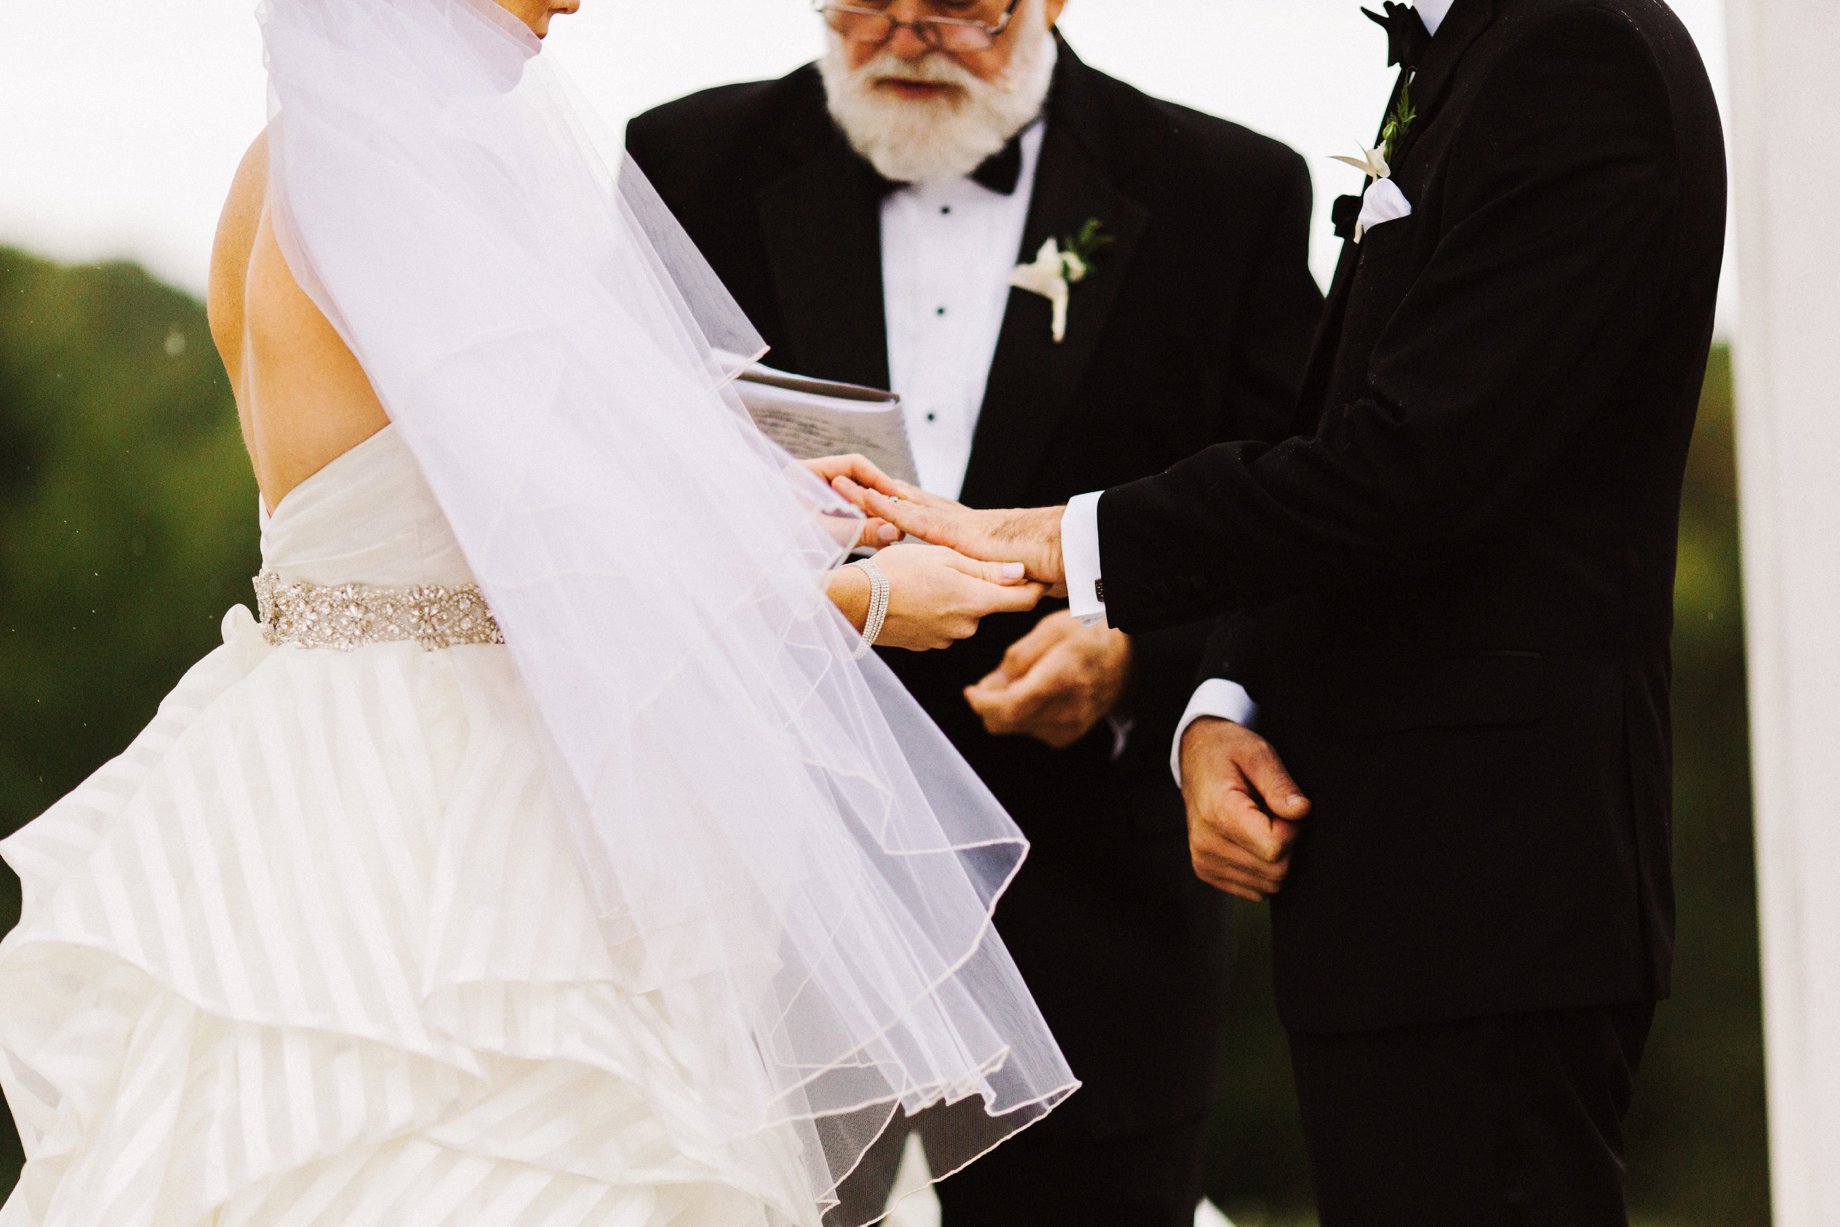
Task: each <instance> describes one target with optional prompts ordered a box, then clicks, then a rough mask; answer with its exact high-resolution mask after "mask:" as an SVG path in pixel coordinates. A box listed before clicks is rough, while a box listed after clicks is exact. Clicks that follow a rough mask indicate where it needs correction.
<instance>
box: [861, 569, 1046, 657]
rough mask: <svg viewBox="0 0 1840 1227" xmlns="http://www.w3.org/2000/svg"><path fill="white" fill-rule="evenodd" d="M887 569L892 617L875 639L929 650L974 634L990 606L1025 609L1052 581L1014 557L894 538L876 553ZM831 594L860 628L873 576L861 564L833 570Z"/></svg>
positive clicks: (993, 609) (884, 571)
mask: <svg viewBox="0 0 1840 1227" xmlns="http://www.w3.org/2000/svg"><path fill="white" fill-rule="evenodd" d="M875 562H876V565H877V566H879V567H880V568H881V569H882V574H884V575H886V576H887V577H888V619H887V621H885V622H884V623H883V624H882V633H881V634H880V635H879V636H877V638H876V640H875V642H876V645H877V646H878V647H885V648H906V649H907V650H908V651H910V652H926V651H931V650H933V649H936V648H945V647H950V646H952V644H954V643H956V642H958V641H959V640H960V639H969V638H971V636H973V635H975V634H977V629H978V623H979V622H980V621H982V620H983V619H984V618H987V617H989V616H990V615H991V614H993V613H1024V612H1027V611H1028V610H1031V609H1033V608H1035V606H1036V605H1037V604H1038V603H1039V602H1040V601H1041V598H1042V596H1043V595H1044V594H1045V593H1046V591H1047V589H1045V588H1044V587H1042V585H1040V584H1036V583H1030V582H1029V580H1028V579H1027V578H1026V577H1025V576H1024V575H1023V573H1022V570H1021V568H1020V567H1018V566H1017V565H1016V564H1014V563H996V562H980V561H978V560H976V559H973V558H966V557H965V556H964V555H962V554H958V553H954V552H953V551H952V550H948V549H946V548H945V547H944V546H939V545H920V544H917V543H910V544H907V545H895V546H890V547H889V548H887V549H885V550H883V551H882V552H881V553H879V554H877V555H876V556H875ZM831 599H832V600H833V601H835V602H836V603H837V606H838V608H839V609H841V610H843V613H844V616H845V617H847V618H849V620H850V623H851V625H853V626H855V627H857V628H858V629H860V628H861V627H862V625H863V621H864V619H865V617H866V616H867V612H868V606H869V578H868V576H866V575H864V574H863V572H862V569H861V568H860V567H844V568H842V569H841V570H839V571H837V572H835V573H834V574H833V575H832V577H831Z"/></svg>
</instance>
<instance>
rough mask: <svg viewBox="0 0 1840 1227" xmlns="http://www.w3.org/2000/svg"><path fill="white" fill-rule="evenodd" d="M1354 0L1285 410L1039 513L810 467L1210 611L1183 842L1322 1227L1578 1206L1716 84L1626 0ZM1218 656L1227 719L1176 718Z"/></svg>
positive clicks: (1646, 750)
mask: <svg viewBox="0 0 1840 1227" xmlns="http://www.w3.org/2000/svg"><path fill="white" fill-rule="evenodd" d="M1385 7H1386V9H1387V13H1386V15H1385V19H1384V24H1385V25H1386V26H1387V28H1388V34H1389V39H1390V44H1391V55H1392V58H1393V60H1394V61H1395V62H1397V63H1401V64H1402V66H1403V67H1402V72H1401V76H1400V82H1399V85H1398V87H1397V88H1396V90H1395V93H1394V97H1393V100H1392V101H1391V103H1390V104H1389V105H1388V108H1387V112H1386V123H1385V129H1384V131H1383V137H1384V145H1385V148H1384V149H1383V150H1381V151H1380V152H1378V153H1375V152H1372V151H1363V152H1362V154H1361V156H1360V157H1359V158H1357V159H1355V160H1356V161H1357V162H1360V163H1362V164H1364V165H1366V166H1368V167H1370V168H1371V171H1372V173H1373V176H1374V178H1373V179H1372V180H1371V181H1370V183H1369V186H1368V187H1367V189H1366V192H1365V198H1364V199H1354V198H1348V199H1345V200H1344V201H1343V202H1342V203H1341V204H1340V205H1339V206H1338V208H1337V210H1336V218H1337V222H1338V225H1339V227H1340V229H1341V231H1342V233H1343V235H1344V237H1345V238H1346V239H1347V244H1346V246H1345V248H1344V251H1343V255H1342V260H1341V264H1340V267H1339V268H1338V270H1337V272H1336V276H1335V280H1334V283H1333V287H1332V289H1331V291H1330V303H1329V308H1328V317H1327V321H1326V324H1325V328H1324V331H1323V334H1322V336H1321V338H1320V340H1319V343H1318V345H1317V349H1316V353H1315V356H1314V358H1313V359H1312V362H1311V366H1310V372H1309V375H1308V378H1307V380H1306V384H1305V390H1304V396H1303V401H1302V406H1303V411H1304V412H1303V415H1302V416H1301V417H1300V418H1299V420H1298V422H1297V424H1296V433H1297V437H1296V438H1292V439H1290V440H1288V441H1286V442H1283V443H1281V444H1278V445H1276V446H1269V445H1262V444H1251V443H1240V444H1228V445H1223V446H1219V447H1215V448H1212V449H1209V450H1207V451H1204V452H1202V453H1200V454H1198V455H1196V456H1194V457H1193V458H1191V459H1189V460H1186V461H1183V462H1182V463H1180V464H1178V465H1176V466H1175V467H1173V468H1172V469H1170V470H1169V471H1168V472H1166V473H1163V474H1162V475H1160V476H1157V477H1152V478H1149V479H1146V480H1142V481H1137V482H1132V483H1128V484H1125V485H1122V486H1115V487H1113V488H1111V489H1108V490H1107V491H1105V492H1104V493H1103V495H1102V496H1101V495H1098V494H1094V495H1088V496H1084V497H1081V498H1076V499H1074V500H1073V501H1072V502H1071V504H1069V505H1068V506H1067V507H1066V508H1064V509H1062V508H1051V509H1048V510H1045V511H1030V512H971V511H965V510H964V509H960V508H956V507H954V506H952V505H950V504H948V503H946V502H945V501H943V500H940V499H937V498H934V497H931V496H928V495H925V494H923V493H922V492H919V491H915V490H911V489H904V488H897V487H894V486H893V485H892V483H888V482H886V481H885V479H880V480H877V483H876V484H878V485H881V486H882V487H883V491H882V492H870V491H862V490H858V489H855V488H854V487H853V486H851V485H850V483H848V482H840V483H839V484H840V487H843V488H846V492H848V493H853V494H854V495H856V496H857V497H858V498H859V500H860V501H861V502H863V504H864V505H865V506H866V507H867V508H868V509H869V510H871V511H873V512H875V513H877V514H881V515H884V516H886V517H887V518H889V519H891V520H893V521H895V522H896V523H898V524H899V525H900V526H901V527H903V528H905V529H907V530H908V531H909V532H912V533H915V534H918V535H921V536H924V537H927V538H929V539H932V540H936V541H941V542H944V543H947V544H952V545H956V546H958V547H959V548H960V549H963V550H965V551H966V552H969V553H974V554H981V555H983V556H985V557H991V558H1021V559H1023V560H1024V561H1026V562H1028V563H1029V565H1030V568H1031V570H1032V572H1033V573H1034V575H1035V576H1036V577H1037V578H1039V579H1044V580H1048V581H1062V580H1064V581H1065V582H1066V583H1067V584H1068V586H1069V588H1070V591H1071V599H1072V601H1073V607H1074V609H1075V611H1076V612H1079V613H1082V614H1084V615H1086V616H1089V617H1092V618H1094V619H1097V620H1106V621H1109V622H1110V623H1111V625H1113V626H1116V627H1121V628H1123V629H1125V630H1127V631H1130V632H1133V633H1137V632H1143V631H1149V630H1154V629H1156V628H1159V627H1165V626H1170V625H1174V624H1177V623H1181V622H1186V621H1190V620H1193V619H1198V618H1203V617H1206V616H1209V615H1222V614H1225V615H1229V616H1228V617H1227V620H1226V621H1224V622H1223V623H1221V624H1220V626H1219V629H1218V631H1217V634H1216V637H1215V639H1214V642H1213V647H1212V649H1211V654H1210V658H1211V662H1212V672H1213V673H1214V675H1215V678H1216V679H1217V680H1216V681H1210V682H1209V683H1208V684H1206V685H1204V686H1203V687H1202V688H1201V691H1200V692H1199V693H1198V694H1197V696H1196V703H1195V706H1194V707H1193V708H1192V709H1191V713H1190V716H1191V718H1192V723H1186V724H1185V733H1184V734H1183V735H1182V737H1181V739H1180V741H1179V755H1180V768H1181V774H1182V778H1183V782H1184V785H1185V791H1186V797H1187V802H1188V813H1189V826H1190V838H1191V843H1192V845H1193V852H1194V860H1195V865H1196V868H1197V870H1198V871H1199V872H1200V873H1201V875H1202V876H1203V877H1204V878H1206V879H1207V880H1209V881H1211V882H1214V883H1215V884H1217V885H1220V886H1222V887H1224V888H1228V889H1233V890H1235V891H1238V892H1241V893H1252V894H1266V895H1275V896H1276V897H1275V902H1274V907H1273V914H1272V921H1273V927H1274V933H1275V942H1276V960H1277V978H1278V993H1279V1003H1280V1008H1281V1011H1282V1014H1283V1018H1284V1021H1285V1023H1286V1025H1287V1027H1288V1029H1289V1031H1290V1033H1291V1044H1292V1060H1293V1064H1294V1067H1295V1071H1296V1075H1297V1084H1298V1091H1299V1095H1300V1096H1301V1100H1302V1108H1303V1116H1304V1125H1305V1130H1306V1136H1307V1141H1308V1144H1309V1148H1310V1154H1311V1160H1312V1164H1313V1167H1314V1173H1315V1180H1316V1186H1317V1196H1318V1201H1319V1206H1320V1209H1321V1213H1322V1222H1323V1223H1324V1224H1325V1227H1343V1225H1358V1227H1389V1225H1393V1224H1398V1225H1400V1227H1404V1225H1406V1224H1411V1225H1412V1227H1436V1225H1445V1224H1448V1225H1450V1227H1473V1225H1479V1224H1495V1223H1509V1222H1513V1223H1516V1224H1553V1225H1554V1227H1559V1225H1565V1227H1578V1225H1594V1224H1620V1223H1622V1222H1624V1221H1625V1212H1624V1207H1623V1138H1622V1121H1623V1117H1624V1114H1625V1111H1626V1110H1627V1108H1628V1106H1629V1102H1630V1095H1631V1088H1632V1083H1633V1079H1634V1075H1635V1071H1636V1067H1637V1064H1638V1062H1639V1060H1640V1057H1641V1053H1642V1049H1643V1044H1644V1041H1645V1039H1646V1036H1647V1032H1648V1028H1649V1024H1650V1022H1651V1020H1652V1017H1653V1013H1654V1003H1655V1002H1656V1001H1657V1000H1658V999H1659V998H1661V997H1663V996H1665V995H1666V993H1667V991H1668V968H1669V961H1670V954H1671V947H1672V943H1673V899H1672V890H1671V886H1670V881H1669V837H1670V813H1669V725H1668V692H1669V648H1668V639H1669V629H1670V619H1671V609H1672V601H1671V596H1672V584H1673V575H1674V560H1675V537H1676V531H1677V520H1678V504H1679V497H1680V488H1681V480H1682V473H1683V470H1684V466H1685V459H1686V455H1687V447H1688V442H1689V439H1690V436H1691V435H1692V431H1693V422H1694V412H1695V406H1696V404H1697V397H1698V393H1699V388H1700V383H1701V379H1702V377H1703V374H1704V368H1705V360H1706V354H1707V348H1708V343H1709V339H1710V336H1711V329H1712V317H1713V306H1714V299H1715V295H1716V291H1717V284H1718V276H1719V265H1720V256H1721V251H1722V245H1723V240H1724V233H1725V216H1724V213H1725V170H1724V161H1723V154H1722V148H1723V146H1722V136H1721V132H1720V127H1719V120H1718V115H1717V112H1716V110H1715V107H1714V103H1713V99H1712V93H1711V89H1710V87H1709V85H1708V83H1707V80H1706V75H1705V71H1704V69H1703V67H1702V65H1701V63H1700V60H1699V57H1698V55H1697V53H1696V52H1695V50H1694V48H1693V45H1692V43H1691V41H1690V40H1689V38H1688V36H1687V33H1686V31H1685V30H1684V29H1683V28H1682V27H1681V25H1680V23H1679V22H1678V20H1677V19H1676V18H1675V17H1674V15H1673V14H1672V13H1671V12H1670V11H1669V10H1668V9H1667V8H1666V6H1665V5H1663V4H1662V3H1661V2H1660V0H1420V3H1419V5H1418V8H1417V11H1414V10H1413V9H1411V8H1410V7H1407V6H1405V5H1400V4H1393V3H1389V4H1387V5H1386V6H1385ZM890 493H892V494H895V495H898V496H900V497H899V498H898V500H897V499H893V498H890V497H888V495H889V494H890ZM1227 679H1230V680H1231V682H1232V683H1234V684H1236V685H1237V686H1238V687H1243V688H1244V689H1245V690H1247V691H1249V692H1250V694H1251V696H1252V698H1253V699H1254V700H1255V701H1256V703H1257V705H1258V708H1257V717H1256V721H1257V725H1258V729H1259V733H1258V734H1254V733H1253V732H1252V731H1251V730H1250V729H1249V728H1247V727H1245V726H1244V725H1242V724H1239V723H1235V722H1233V721H1231V720H1222V719H1216V718H1211V717H1212V716H1213V715H1218V714H1221V713H1217V712H1210V710H1209V709H1210V705H1211V703H1212V701H1213V695H1212V692H1213V691H1214V690H1216V689H1217V688H1218V687H1220V686H1224V685H1225V684H1226V680H1227ZM1279 755H1282V757H1283V760H1284V762H1282V763H1281V762H1280V760H1279ZM1287 766H1288V768H1289V770H1288V771H1287V769H1286V768H1287ZM1306 798H1307V799H1306Z"/></svg>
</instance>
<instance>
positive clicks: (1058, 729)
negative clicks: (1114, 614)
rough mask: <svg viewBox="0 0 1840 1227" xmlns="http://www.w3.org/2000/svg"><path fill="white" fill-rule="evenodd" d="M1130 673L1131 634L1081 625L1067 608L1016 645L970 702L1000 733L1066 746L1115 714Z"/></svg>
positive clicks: (971, 691)
mask: <svg viewBox="0 0 1840 1227" xmlns="http://www.w3.org/2000/svg"><path fill="white" fill-rule="evenodd" d="M1130 677H1131V637H1130V636H1129V635H1126V634H1124V633H1122V632H1120V631H1115V630H1112V629H1111V628H1109V627H1105V626H1081V625H1080V624H1079V622H1077V621H1076V620H1075V619H1074V617H1073V615H1072V614H1070V613H1068V612H1066V611H1065V610H1062V611H1060V612H1058V613H1051V614H1049V615H1048V616H1047V617H1045V618H1043V619H1042V620H1041V621H1040V622H1039V623H1037V624H1036V626H1035V629H1034V630H1032V631H1030V632H1029V633H1028V634H1026V635H1024V636H1023V637H1022V638H1021V639H1018V640H1017V641H1016V642H1015V643H1014V644H1012V645H1010V649H1009V651H1007V652H1005V653H1004V654H1003V660H1002V663H1000V664H999V665H998V666H997V667H996V669H995V670H993V671H992V672H991V673H990V674H989V675H988V676H986V677H985V678H983V679H982V680H981V681H979V682H978V684H977V685H975V686H968V687H966V689H965V699H966V701H967V702H969V703H970V704H971V707H972V710H973V711H975V712H977V714H978V716H979V718H981V719H982V720H983V721H984V727H985V728H986V729H988V730H989V731H990V732H991V733H993V734H995V735H996V736H999V737H1002V736H1014V735H1021V736H1028V737H1033V738H1035V739H1036V740H1037V741H1043V742H1046V743H1047V744H1048V745H1050V746H1053V747H1054V748H1055V749H1057V750H1064V749H1066V748H1067V747H1068V746H1070V745H1072V744H1074V743H1075V742H1077V741H1079V740H1080V739H1081V738H1082V737H1084V736H1086V734H1088V733H1090V732H1091V731H1092V730H1093V727H1094V726H1095V725H1097V724H1098V723H1099V722H1100V721H1101V720H1104V719H1105V718H1106V717H1107V716H1109V715H1111V714H1112V710H1113V709H1114V708H1116V707H1117V706H1118V701H1119V700H1120V699H1121V698H1123V697H1124V690H1125V684H1126V683H1127V682H1128V681H1129V680H1130Z"/></svg>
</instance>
